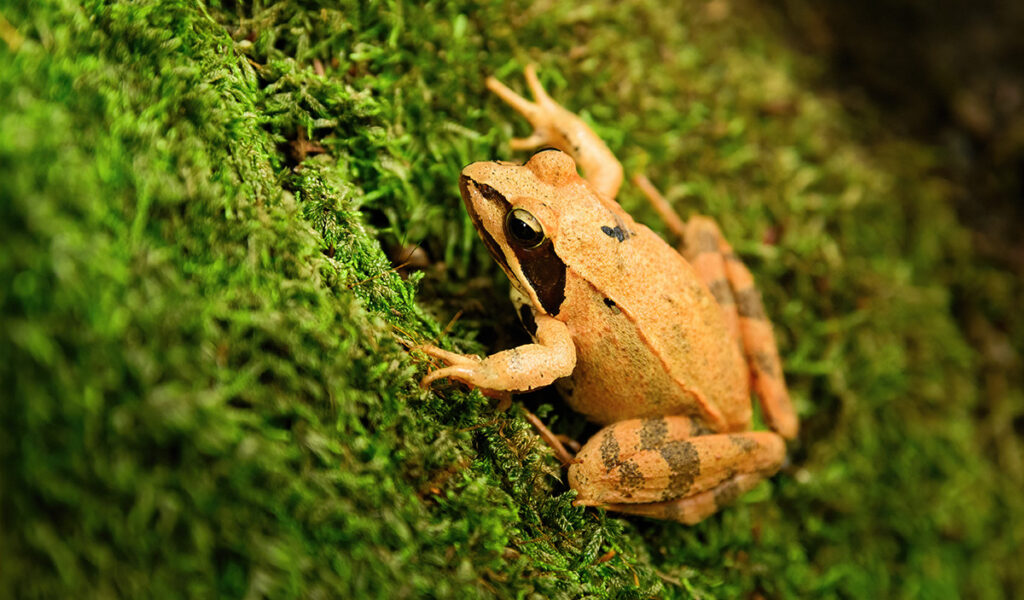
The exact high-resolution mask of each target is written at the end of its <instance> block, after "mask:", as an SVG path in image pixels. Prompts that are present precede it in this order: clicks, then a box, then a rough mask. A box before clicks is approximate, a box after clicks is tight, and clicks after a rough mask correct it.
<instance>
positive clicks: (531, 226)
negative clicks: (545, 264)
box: [505, 208, 545, 248]
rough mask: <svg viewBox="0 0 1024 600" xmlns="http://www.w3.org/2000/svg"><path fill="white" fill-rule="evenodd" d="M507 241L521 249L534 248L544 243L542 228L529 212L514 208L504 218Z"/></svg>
mask: <svg viewBox="0 0 1024 600" xmlns="http://www.w3.org/2000/svg"><path fill="white" fill-rule="evenodd" d="M505 232H506V234H507V235H508V239H509V240H511V241H513V242H515V243H516V244H517V245H519V246H521V247H523V248H536V247H537V246H540V245H541V244H542V243H543V242H544V239H545V238H544V228H543V227H541V225H540V221H538V220H537V217H535V216H533V215H532V214H530V213H529V211H526V210H523V209H521V208H516V209H513V210H511V211H509V213H508V216H506V217H505Z"/></svg>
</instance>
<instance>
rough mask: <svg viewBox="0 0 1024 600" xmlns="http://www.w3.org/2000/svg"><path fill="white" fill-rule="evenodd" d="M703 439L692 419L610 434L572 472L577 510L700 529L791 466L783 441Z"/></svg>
mask: <svg viewBox="0 0 1024 600" xmlns="http://www.w3.org/2000/svg"><path fill="white" fill-rule="evenodd" d="M703 431H706V430H704V429H703V428H702V427H701V426H700V424H699V423H696V422H694V421H693V420H691V419H690V418H688V417H685V416H668V417H657V418H651V419H631V420H629V421H621V422H618V423H613V424H612V425H609V426H608V427H605V428H604V429H602V430H601V431H599V432H598V433H597V434H596V435H595V436H594V437H592V438H591V439H590V440H589V441H588V442H587V443H586V444H585V445H584V446H583V449H581V450H580V452H579V453H578V454H577V455H576V461H575V464H573V465H572V466H570V467H569V485H570V486H571V487H572V489H574V490H576V491H577V493H578V494H579V499H578V500H577V504H581V505H586V506H604V507H606V508H609V509H611V510H618V511H620V512H628V513H632V514H641V515H647V516H652V517H657V518H666V519H674V520H678V521H681V522H684V523H696V522H697V521H700V520H701V519H704V518H705V517H707V516H708V515H710V514H712V513H714V512H715V511H716V510H718V508H719V507H721V506H722V505H724V504H725V503H727V501H731V500H733V499H735V498H736V497H737V496H738V495H739V494H742V493H743V492H745V491H747V490H749V489H751V488H752V487H754V486H755V485H756V484H757V482H759V481H761V480H762V479H764V478H766V477H770V476H771V475H773V474H774V473H775V472H776V471H778V469H779V467H780V466H781V465H782V462H783V460H785V456H786V444H785V441H784V440H783V439H782V437H781V436H779V435H778V434H777V433H773V432H770V431H747V432H742V433H724V434H708V435H701V433H702V432H703Z"/></svg>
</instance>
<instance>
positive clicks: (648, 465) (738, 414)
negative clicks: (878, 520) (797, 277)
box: [422, 68, 798, 523]
mask: <svg viewBox="0 0 1024 600" xmlns="http://www.w3.org/2000/svg"><path fill="white" fill-rule="evenodd" d="M526 77H527V82H528V83H529V85H530V88H531V89H532V91H533V94H534V96H535V98H536V99H537V100H536V102H529V101H527V100H525V99H524V98H522V97H520V96H518V95H517V94H515V93H514V92H512V91H511V90H509V89H508V88H507V87H505V86H504V85H502V84H501V83H499V82H497V80H494V79H493V78H492V79H491V80H489V81H488V87H490V88H491V89H492V90H493V91H494V92H496V93H497V94H498V95H499V96H501V98H502V99H504V100H505V101H506V102H508V103H509V104H511V105H512V106H513V107H515V108H516V109H517V110H519V112H521V113H522V114H523V115H524V116H526V117H527V119H529V120H530V122H531V123H532V124H533V125H534V128H535V132H534V134H533V135H532V136H531V137H530V138H527V139H526V140H515V141H514V143H513V146H514V147H518V148H524V147H536V146H539V145H550V146H554V147H555V148H557V150H553V151H548V152H539V153H537V154H535V155H534V156H533V157H532V158H531V159H530V160H529V161H528V162H527V163H526V164H525V165H516V164H512V163H505V162H482V163H474V164H472V165H469V166H468V167H466V168H465V169H464V170H463V172H462V177H461V180H460V189H461V192H462V196H463V200H464V201H465V204H466V208H467V210H468V211H469V213H470V215H471V217H472V218H473V221H474V224H475V225H476V226H477V229H478V231H479V232H480V234H481V237H482V238H483V240H484V242H485V243H486V244H487V246H488V248H489V250H490V251H491V253H492V254H493V255H494V257H495V259H496V260H497V262H498V263H499V264H500V265H501V267H502V269H504V270H505V272H506V274H507V275H508V277H509V280H510V281H511V283H512V300H513V303H514V304H515V305H516V308H517V310H518V311H519V314H520V316H521V318H522V319H523V321H524V324H525V325H527V328H528V329H530V331H531V335H532V336H533V339H534V343H533V344H527V345H525V346H521V347H519V348H513V349H511V350H506V351H504V352H499V353H497V354H493V355H491V356H488V357H486V358H483V359H481V358H479V357H476V356H465V355H460V354H455V353H452V352H447V351H445V350H441V349H440V348H437V347H434V346H426V347H423V348H422V350H424V351H425V352H426V353H427V354H429V355H431V356H433V357H435V358H438V359H440V360H442V361H444V362H445V363H447V364H448V365H449V366H447V367H445V368H442V369H438V370H436V371H433V372H432V373H430V374H429V375H427V377H425V378H424V380H423V383H424V385H429V384H430V383H431V382H433V381H435V380H437V379H440V378H443V377H448V378H451V379H455V380H458V381H461V382H463V383H466V384H468V385H471V386H475V387H479V388H482V389H483V390H484V391H487V392H490V393H498V392H502V391H506V392H507V391H526V390H531V389H535V388H538V387H542V386H546V385H550V384H552V383H555V384H556V385H557V387H558V389H559V391H560V392H561V393H562V396H563V397H564V398H565V399H566V401H567V402H568V403H569V404H570V406H572V407H573V409H574V410H576V411H578V412H580V413H583V414H584V415H586V416H587V417H588V418H589V419H591V420H593V421H595V422H597V423H600V424H603V425H607V427H605V428H604V429H602V430H601V431H600V432H598V433H597V434H596V435H595V436H594V437H593V438H591V439H590V440H589V441H588V442H587V443H586V444H585V445H584V446H583V448H582V449H581V450H580V452H579V453H578V454H577V456H576V459H575V460H574V461H573V464H572V465H571V466H570V468H569V483H570V485H571V486H572V488H573V489H574V490H576V491H577V492H578V494H579V497H578V500H577V502H578V503H580V504H585V505H600V506H605V507H607V508H609V509H613V510H619V511H622V512H628V513H632V514H640V515H645V516H651V517H655V518H666V519H673V520H678V521H682V522H685V523H695V522H697V521H700V520H701V519H703V518H705V517H707V516H708V515H710V514H712V513H713V512H715V511H716V510H717V509H718V508H719V507H720V506H721V505H723V504H725V503H726V502H727V501H731V500H732V499H734V498H735V497H736V496H737V495H738V494H740V493H743V492H744V491H746V490H748V489H750V488H751V487H753V486H754V485H756V484H757V482H758V481H760V480H761V479H763V478H764V477H768V476H770V475H772V474H773V473H775V471H776V470H778V467H779V465H781V463H782V461H783V460H784V458H785V443H784V440H783V438H784V437H785V438H792V437H794V436H795V435H796V432H797V427H798V424H797V419H796V415H795V413H794V412H793V408H792V406H791V404H790V402H789V396H788V393H787V392H786V387H785V383H784V381H783V379H782V369H781V365H780V362H779V358H778V352H777V350H776V347H775V341H774V338H773V336H772V331H771V324H770V323H769V322H768V320H767V319H766V318H765V315H764V309H763V308H762V306H761V301H760V297H759V295H758V293H757V291H756V289H755V288H754V287H753V280H752V278H751V276H750V273H749V271H747V269H746V268H745V267H744V266H743V265H742V263H740V262H739V260H738V259H737V258H736V257H735V255H734V254H733V253H732V250H731V248H730V247H729V245H728V243H727V242H726V241H725V240H724V238H722V236H721V234H720V233H719V232H718V229H717V227H716V226H715V224H714V222H713V221H711V220H710V219H707V218H704V217H694V218H693V219H691V220H690V222H689V223H687V224H683V223H682V221H680V220H679V219H678V217H676V218H675V220H674V221H672V220H671V219H670V220H669V225H670V227H671V228H672V229H673V230H674V231H676V233H677V234H678V235H679V236H680V237H681V238H682V239H683V243H684V245H683V248H682V249H681V250H680V251H679V252H677V251H676V250H674V249H672V247H670V246H669V245H668V244H666V243H665V242H664V241H663V240H662V239H661V238H660V237H658V236H657V235H656V234H654V233H653V232H652V231H651V230H649V229H648V228H647V227H645V226H643V225H641V224H639V223H637V222H635V221H634V220H633V219H632V217H630V216H629V214H627V213H626V212H625V211H624V210H622V208H621V207H620V206H619V205H618V203H616V202H615V200H614V196H615V194H616V193H617V191H618V188H619V186H620V184H621V182H622V167H621V165H619V163H618V161H617V160H616V159H615V157H614V156H613V155H612V154H611V152H610V151H609V150H608V148H607V146H605V145H604V143H603V142H601V140H600V139H599V138H598V137H597V136H596V135H595V134H594V133H593V132H592V131H591V130H590V129H589V128H588V127H587V126H586V125H585V124H584V123H583V122H582V121H581V120H580V119H579V118H578V117H576V116H575V115H573V114H572V113H570V112H568V111H566V110H565V109H564V108H562V107H560V106H559V105H558V104H556V103H555V102H554V101H553V100H551V99H550V98H549V97H548V96H547V94H545V93H544V90H543V88H541V86H540V83H539V81H538V80H537V77H536V74H535V72H534V70H533V69H532V68H527V71H526ZM566 153H568V154H566ZM574 158H575V159H576V162H579V164H580V165H581V167H582V168H583V171H584V174H585V176H586V179H584V178H583V177H580V176H579V174H578V173H577V171H576V162H574V160H573V159H574ZM637 183H638V184H639V185H640V186H641V189H642V190H643V191H644V192H645V193H646V194H647V195H648V197H649V198H650V199H651V201H652V203H654V205H655V207H656V208H658V209H659V211H662V212H664V211H666V210H670V209H669V208H668V205H667V203H666V202H665V201H664V200H663V199H661V197H660V196H659V195H657V191H656V190H654V188H653V186H650V184H649V182H647V181H646V180H645V179H638V181H637ZM659 203H660V205H659ZM673 216H674V213H673ZM752 383H753V386H754V389H755V390H756V391H757V393H758V396H759V398H760V401H761V405H762V408H763V411H764V413H765V418H766V421H767V422H768V424H769V425H770V426H771V427H772V428H773V429H774V432H751V431H749V429H750V425H751V406H750V390H751V384H752Z"/></svg>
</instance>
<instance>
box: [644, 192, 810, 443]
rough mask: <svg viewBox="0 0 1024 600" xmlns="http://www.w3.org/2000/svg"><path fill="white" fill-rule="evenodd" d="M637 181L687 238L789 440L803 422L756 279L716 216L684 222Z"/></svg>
mask: <svg viewBox="0 0 1024 600" xmlns="http://www.w3.org/2000/svg"><path fill="white" fill-rule="evenodd" d="M633 182H634V183H635V184H636V185H637V187H639V188H640V191H642V192H643V193H644V195H645V196H647V199H648V201H650V203H651V205H652V206H653V207H654V209H655V210H656V211H657V212H658V214H660V215H661V217H662V219H664V221H665V223H666V224H667V225H668V227H669V229H670V230H671V231H672V232H673V233H674V234H675V235H676V236H677V237H679V238H681V239H682V240H683V244H682V246H681V248H680V249H679V251H680V253H681V254H682V255H683V256H684V257H685V258H686V260H687V261H688V262H689V263H690V264H691V265H693V268H694V269H695V270H696V271H697V274H698V275H699V276H700V278H701V279H702V280H703V281H704V283H705V284H706V285H707V286H708V289H709V290H710V291H711V294H712V295H713V296H714V297H715V300H716V301H717V302H718V305H719V306H721V307H722V314H723V315H724V317H725V325H726V328H727V329H728V330H729V332H730V333H731V334H732V335H733V336H734V337H735V338H736V339H738V340H740V344H741V346H742V348H743V352H744V354H745V355H746V358H747V363H748V364H749V365H750V372H751V376H752V379H753V388H754V391H755V392H757V398H758V400H759V402H760V404H761V412H762V414H763V415H764V419H765V421H766V422H767V423H768V426H769V427H771V428H772V429H773V430H775V431H777V432H778V433H779V434H780V435H781V436H782V437H784V438H786V439H792V438H795V437H796V434H797V430H798V429H799V427H800V425H799V421H798V420H797V417H796V411H794V410H793V404H792V402H790V399H789V390H787V389H786V382H785V380H784V379H783V376H782V361H781V360H779V349H778V347H777V346H776V345H775V335H774V334H773V333H772V324H771V322H770V321H769V320H768V317H767V316H766V315H765V312H764V306H763V305H762V304H761V294H760V293H759V292H758V291H757V288H756V287H755V286H754V277H753V276H752V275H751V274H750V271H749V270H748V269H747V267H746V265H744V264H743V262H742V261H741V260H740V259H739V257H737V256H736V253H735V252H733V249H732V246H730V245H729V242H727V241H726V239H725V237H723V236H722V233H721V231H719V229H718V225H716V224H715V222H714V220H712V219H710V218H708V217H702V216H695V217H692V218H690V220H689V221H688V222H686V224H685V225H684V224H683V221H682V220H681V219H680V218H679V216H678V215H677V214H676V213H675V211H674V210H672V207H671V205H669V203H668V201H666V200H665V199H664V198H663V197H662V196H661V194H659V193H658V190H657V189H655V187H654V186H653V185H651V182H650V181H648V180H647V178H646V177H644V176H643V175H635V176H634V177H633Z"/></svg>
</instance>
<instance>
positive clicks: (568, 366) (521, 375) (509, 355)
mask: <svg viewBox="0 0 1024 600" xmlns="http://www.w3.org/2000/svg"><path fill="white" fill-rule="evenodd" d="M536 325H537V329H536V331H535V333H534V339H536V343H534V344H526V345H524V346H519V347H518V348H512V349H511V350H505V351H504V352H498V353H497V354H492V355H490V356H488V357H485V358H480V357H479V356H475V355H467V354H458V353H455V352H449V351H447V350H443V349H441V348H438V347H437V346H430V345H427V346H419V347H417V349H418V350H420V351H422V352H424V353H425V354H427V355H428V356H431V357H433V358H436V359H438V360H440V361H442V362H444V363H445V364H446V365H448V366H446V367H443V368H441V369H437V370H436V371H431V372H430V373H428V374H427V376H426V377H424V378H423V379H422V380H421V381H420V385H422V386H423V387H429V386H430V384H432V383H433V382H435V381H437V380H438V379H444V378H448V379H454V380H455V381H460V382H462V383H464V384H466V385H468V386H470V387H475V388H480V390H481V391H482V392H484V393H485V394H487V395H488V396H492V397H501V396H500V395H499V394H500V393H501V392H525V391H529V390H533V389H537V388H539V387H544V386H546V385H550V384H551V383H552V382H553V381H555V380H556V379H559V378H561V377H566V376H568V375H569V374H571V373H572V370H573V369H574V368H575V367H576V347H575V345H574V344H573V341H572V335H571V334H570V333H569V328H568V327H567V326H566V325H565V323H562V322H561V321H559V320H557V319H555V318H553V317H549V316H547V315H540V316H538V317H537V319H536Z"/></svg>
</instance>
